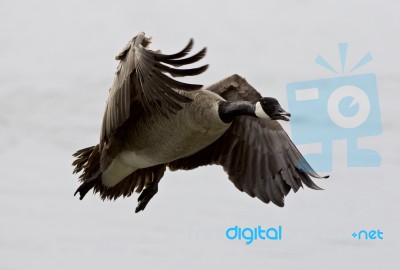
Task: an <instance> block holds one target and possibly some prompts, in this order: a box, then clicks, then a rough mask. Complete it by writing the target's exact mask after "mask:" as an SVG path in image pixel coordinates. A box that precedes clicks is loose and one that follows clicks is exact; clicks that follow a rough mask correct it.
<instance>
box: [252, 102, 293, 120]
mask: <svg viewBox="0 0 400 270" xmlns="http://www.w3.org/2000/svg"><path fill="white" fill-rule="evenodd" d="M255 114H256V116H257V117H258V118H263V119H272V120H284V121H289V118H288V117H290V116H291V115H290V113H288V112H286V111H285V110H284V109H282V107H281V105H280V104H279V102H278V100H276V99H275V98H272V97H263V98H261V99H260V100H259V101H257V103H256V106H255Z"/></svg>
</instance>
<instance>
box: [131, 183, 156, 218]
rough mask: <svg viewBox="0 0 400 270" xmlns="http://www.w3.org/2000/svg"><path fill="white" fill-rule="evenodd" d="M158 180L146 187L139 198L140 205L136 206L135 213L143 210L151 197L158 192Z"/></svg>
mask: <svg viewBox="0 0 400 270" xmlns="http://www.w3.org/2000/svg"><path fill="white" fill-rule="evenodd" d="M158 182H159V181H155V182H153V183H151V184H150V185H149V186H148V187H146V188H145V189H144V190H143V191H142V193H141V194H140V196H139V198H138V206H137V207H136V210H135V213H137V212H139V211H143V210H144V209H145V208H146V206H147V204H148V203H149V201H150V200H151V198H153V196H154V195H156V193H157V192H158Z"/></svg>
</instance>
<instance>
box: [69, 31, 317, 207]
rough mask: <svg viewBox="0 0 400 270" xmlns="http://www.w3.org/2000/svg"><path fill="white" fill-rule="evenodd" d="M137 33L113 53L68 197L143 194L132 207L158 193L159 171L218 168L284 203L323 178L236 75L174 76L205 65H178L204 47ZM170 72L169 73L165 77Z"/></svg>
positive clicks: (269, 104) (275, 108) (272, 104)
mask: <svg viewBox="0 0 400 270" xmlns="http://www.w3.org/2000/svg"><path fill="white" fill-rule="evenodd" d="M150 43H151V38H148V37H146V36H145V34H144V33H140V34H138V35H137V36H135V37H134V38H133V39H132V40H130V41H129V43H128V44H127V45H126V46H125V48H124V49H123V50H122V51H121V53H119V54H118V55H117V56H116V59H117V60H119V61H120V63H119V65H118V68H117V72H116V74H115V79H114V83H113V85H112V87H111V89H110V91H109V98H108V100H107V104H106V109H105V112H104V116H103V124H102V127H101V132H100V141H99V143H98V144H96V145H94V146H91V147H87V148H84V149H81V150H79V151H77V152H76V153H75V154H74V157H75V158H76V159H75V161H74V162H73V166H75V169H74V173H81V174H80V177H79V178H80V181H82V184H81V185H80V186H79V188H78V189H77V191H76V192H75V195H76V194H77V193H79V194H80V199H82V198H83V197H84V196H85V195H86V193H87V192H88V191H90V190H91V189H93V191H94V193H99V194H100V196H101V198H102V199H106V198H108V199H116V198H118V197H120V196H124V197H125V196H130V195H131V194H132V193H133V192H134V191H136V192H138V193H140V195H139V198H138V202H139V204H138V206H137V208H136V212H138V211H141V210H144V208H145V207H146V205H147V204H148V202H149V201H150V199H151V198H152V197H153V196H154V195H155V194H156V193H157V191H158V183H159V181H160V179H161V178H162V177H163V175H164V172H165V170H166V168H167V167H168V168H169V169H170V170H172V171H174V170H191V169H194V168H197V167H199V166H204V165H211V164H216V165H221V166H222V167H223V169H224V170H225V171H226V172H227V174H228V178H229V179H230V180H231V181H232V182H233V184H234V185H235V186H236V187H237V188H238V189H239V190H240V191H244V192H246V193H247V194H248V195H250V196H251V197H257V198H258V199H260V200H261V201H263V202H264V203H269V202H273V203H274V204H276V205H278V206H283V205H284V197H285V196H286V195H287V194H288V193H289V191H290V190H291V189H293V191H294V192H297V190H298V189H299V188H300V187H302V185H303V184H304V185H306V186H307V187H309V188H312V189H320V188H319V187H318V186H317V185H316V184H315V183H314V182H313V181H312V180H311V178H310V176H311V177H315V178H321V177H320V176H319V175H318V174H317V173H316V172H315V171H314V170H313V169H312V168H311V167H310V165H309V164H308V163H307V162H306V161H305V159H304V158H303V156H302V155H301V153H300V152H299V151H298V149H297V148H296V146H295V145H294V144H293V142H292V141H291V140H290V138H289V136H288V135H287V134H286V132H285V131H284V130H283V128H282V127H281V125H280V124H279V123H278V122H277V120H288V118H287V117H288V116H290V114H289V113H287V112H285V111H284V110H283V109H282V108H281V106H280V105H279V103H278V101H277V100H276V99H274V98H269V97H262V96H261V95H260V94H259V93H258V92H257V90H255V89H254V88H253V87H252V86H251V85H250V84H248V83H247V81H246V80H245V79H244V78H242V77H240V76H239V75H232V76H230V77H228V78H226V79H224V80H222V81H220V82H218V83H216V84H214V85H211V86H209V87H206V88H204V87H203V86H202V85H198V84H189V83H184V82H180V81H178V80H175V79H173V78H171V77H170V76H172V77H183V76H195V75H198V74H200V73H202V72H204V71H205V70H206V69H207V67H208V66H207V65H204V66H200V67H196V68H179V67H182V66H185V65H188V64H193V63H196V62H197V61H199V60H201V59H202V58H203V57H204V56H205V53H206V49H205V48H204V49H202V50H200V51H199V52H198V53H196V54H194V55H192V56H187V55H188V54H189V52H190V51H191V49H192V47H193V40H192V39H191V40H190V41H189V43H188V44H187V46H186V47H185V48H184V49H182V50H181V51H179V52H178V53H175V54H162V53H161V52H159V51H152V50H150V49H149V48H148V46H149V44H150ZM167 73H168V74H169V75H170V76H168V75H167Z"/></svg>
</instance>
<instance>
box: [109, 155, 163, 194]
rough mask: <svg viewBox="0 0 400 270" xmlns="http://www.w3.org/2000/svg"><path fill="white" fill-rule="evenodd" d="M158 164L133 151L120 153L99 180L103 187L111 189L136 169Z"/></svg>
mask: <svg viewBox="0 0 400 270" xmlns="http://www.w3.org/2000/svg"><path fill="white" fill-rule="evenodd" d="M158 164H159V162H156V161H154V160H152V159H150V158H148V157H146V156H143V155H138V154H136V153H135V152H134V151H122V152H121V153H120V154H118V156H116V157H115V158H114V160H113V161H112V162H111V164H110V166H108V168H107V169H106V170H105V171H104V172H103V174H102V179H101V180H102V183H103V185H105V186H107V187H112V186H115V185H116V184H118V183H119V182H121V181H122V180H123V179H124V178H125V177H127V176H128V175H130V174H131V173H133V172H134V171H136V170H137V169H141V168H147V167H151V166H154V165H158Z"/></svg>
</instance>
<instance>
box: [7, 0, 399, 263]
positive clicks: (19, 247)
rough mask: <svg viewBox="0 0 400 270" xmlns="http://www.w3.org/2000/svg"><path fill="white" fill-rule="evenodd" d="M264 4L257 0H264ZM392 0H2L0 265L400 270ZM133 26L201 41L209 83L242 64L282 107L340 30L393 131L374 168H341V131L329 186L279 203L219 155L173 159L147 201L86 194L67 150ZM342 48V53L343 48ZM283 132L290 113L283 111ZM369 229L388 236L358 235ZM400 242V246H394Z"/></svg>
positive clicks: (77, 144) (320, 72)
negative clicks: (175, 166)
mask: <svg viewBox="0 0 400 270" xmlns="http://www.w3.org/2000/svg"><path fill="white" fill-rule="evenodd" d="M262 2H264V3H262ZM399 10H400V4H399V2H397V1H361V0H360V1H329V2H327V1H316V0H315V1H311V0H309V1H268V2H267V1H232V0H230V1H201V2H200V1H198V2H192V1H183V0H182V1H133V0H131V1H82V0H80V1H45V0H40V1H2V2H1V3H0V71H1V72H0V164H1V167H0V179H1V181H0V215H1V216H0V269H110V268H113V269H118V268H125V269H128V268H132V269H133V268H142V269H160V268H167V269H169V268H172V267H174V268H177V269H221V268H224V269H225V268H229V269H243V268H246V269H251V268H254V269H267V268H268V269H269V268H271V269H294V268H295V267H296V268H297V269H350V268H355V269H377V268H378V267H379V268H381V269H397V268H398V266H397V261H398V260H397V258H396V256H398V250H399V240H400V234H399V232H398V230H399V227H400V226H399V225H400V219H399V207H398V205H399V203H400V199H399V197H398V195H397V194H398V191H399V188H400V184H399V176H398V173H397V170H396V169H397V164H396V162H397V161H398V157H399V155H398V151H399V150H400V144H399V143H398V137H399V127H398V124H397V119H398V115H399V109H398V98H397V97H398V96H399V94H398V91H399V83H400V80H399V78H400V76H399V75H400V74H399V70H398V63H399V56H398V55H399V48H400V38H399V33H400V19H399V18H400V16H399V15H398V11H399ZM140 31H145V32H146V33H147V34H149V35H152V36H153V37H154V43H153V46H152V48H154V49H162V50H163V51H164V52H175V51H176V50H179V49H181V48H182V47H183V46H184V45H185V44H186V42H187V41H188V39H189V38H190V37H193V38H195V41H196V48H197V49H201V48H202V47H203V46H207V47H208V49H209V51H208V55H207V57H206V59H205V60H203V62H204V63H210V64H211V66H210V68H209V70H208V71H207V72H206V73H205V74H204V75H201V76H199V77H198V78H196V79H197V80H196V82H201V83H203V84H210V83H213V82H216V81H218V80H220V79H222V78H224V77H226V76H228V75H231V74H233V73H239V74H241V75H243V76H244V77H246V78H247V80H248V81H249V82H250V83H251V84H252V85H253V86H255V87H256V88H257V89H258V90H259V91H260V92H262V93H263V95H270V96H275V97H277V98H278V99H279V100H280V102H281V104H282V105H283V107H285V108H286V107H287V102H286V94H285V87H286V84H287V83H289V82H294V81H301V80H309V79H317V78H324V77H330V76H331V74H330V73H329V72H328V71H326V70H324V69H322V68H321V67H319V66H317V65H316V64H315V63H314V62H313V60H314V59H315V57H316V55H317V54H321V55H323V56H325V57H326V58H328V59H330V60H331V62H333V63H334V65H336V66H338V64H339V57H338V53H337V44H338V43H339V42H348V43H349V52H348V60H349V61H350V63H355V62H356V61H357V60H358V59H360V58H361V57H362V56H363V55H364V54H365V53H367V52H371V54H372V55H373V57H374V61H373V62H371V63H369V64H368V65H366V66H365V67H364V68H363V69H362V70H360V72H361V73H363V72H375V73H376V75H377V80H378V88H379V97H380V105H381V113H382V120H383V129H384V133H383V134H382V135H381V136H378V137H374V138H369V139H368V140H367V141H366V145H367V146H369V147H371V148H373V149H375V150H378V151H379V152H380V153H381V155H382V159H383V160H382V167H380V168H347V167H346V165H345V162H344V160H343V158H344V157H345V148H344V147H345V143H343V142H338V143H337V144H335V156H334V158H335V163H334V172H333V173H332V177H331V178H330V179H329V180H321V181H317V183H318V184H319V185H320V186H321V187H323V188H325V191H312V190H308V189H306V190H300V191H299V192H298V193H297V194H293V193H290V194H289V196H288V197H287V199H286V206H285V208H278V207H276V206H274V205H264V204H263V203H261V202H260V201H258V200H256V199H251V198H250V197H248V196H247V195H245V194H243V193H240V192H239V191H237V190H236V189H235V188H234V186H233V185H232V184H231V183H230V182H229V181H228V180H227V176H226V175H225V174H224V172H223V171H222V169H221V168H218V167H205V168H201V169H197V170H195V171H190V172H175V173H170V172H168V173H167V174H166V176H165V177H164V178H163V180H162V181H161V184H160V192H159V193H158V194H157V196H156V197H155V198H154V199H153V200H152V201H151V202H150V204H149V206H148V208H147V209H146V211H144V212H142V213H140V214H134V212H133V211H134V208H135V206H136V199H137V196H136V195H135V196H133V197H130V198H126V199H119V200H117V201H115V202H109V201H106V202H102V201H101V200H100V199H99V198H98V196H93V195H91V194H89V195H88V196H87V197H86V198H85V200H83V201H79V200H78V198H76V197H73V196H72V194H73V192H74V191H75V189H76V188H77V187H78V182H77V176H75V175H72V174H71V172H72V167H71V166H70V164H71V162H72V160H73V159H72V157H71V154H72V153H73V152H74V151H75V150H77V149H80V148H83V147H86V146H89V145H93V144H95V143H96V142H97V140H98V133H99V128H100V124H101V119H102V113H103V109H104V105H105V101H106V98H107V94H108V88H109V87H110V85H111V83H112V79H113V75H114V70H115V67H116V65H117V62H116V61H115V60H113V59H114V56H115V55H116V54H117V53H118V52H119V51H120V49H122V48H123V46H124V45H125V44H126V42H127V41H128V40H129V39H130V38H131V37H132V36H134V35H136V34H137V33H138V32H140ZM335 61H336V62H335ZM283 125H284V127H285V128H286V129H287V130H288V131H290V129H289V124H287V123H283ZM234 225H239V226H257V225H261V226H264V227H268V226H277V225H282V226H283V230H284V239H283V240H282V241H278V242H268V241H256V242H254V243H253V244H252V245H250V246H246V245H245V243H244V242H243V241H242V242H240V241H229V240H227V239H226V238H225V237H224V231H225V230H226V228H228V227H230V226H234ZM360 229H381V230H383V231H384V238H385V239H384V240H381V241H357V240H354V239H353V238H352V237H351V234H352V233H353V232H354V231H357V230H360ZM396 250H397V252H396Z"/></svg>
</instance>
